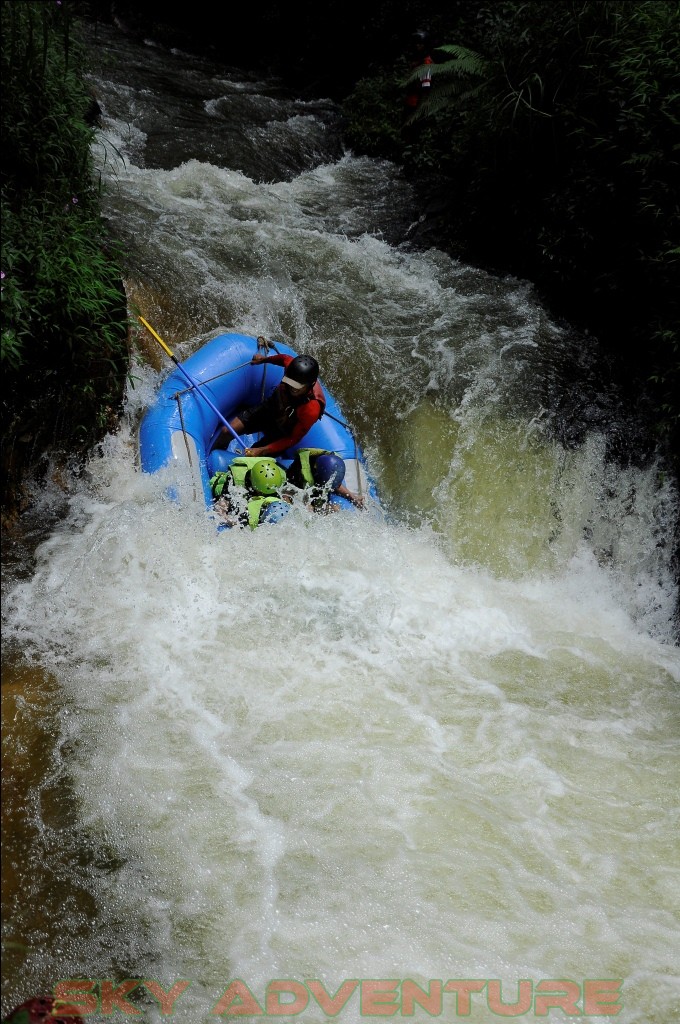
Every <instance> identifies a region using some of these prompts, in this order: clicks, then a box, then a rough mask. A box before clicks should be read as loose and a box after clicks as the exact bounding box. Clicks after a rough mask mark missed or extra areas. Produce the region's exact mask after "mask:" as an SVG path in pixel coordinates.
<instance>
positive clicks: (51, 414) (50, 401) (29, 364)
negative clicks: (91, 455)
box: [1, 0, 128, 517]
mask: <svg viewBox="0 0 680 1024" xmlns="http://www.w3.org/2000/svg"><path fill="white" fill-rule="evenodd" d="M1 12H2V82H3V93H2V140H3V154H2V200H1V201H2V348H1V356H2V371H3V377H4V389H3V398H2V433H3V449H2V468H3V500H2V507H3V517H4V516H11V515H13V514H15V513H16V512H17V511H20V510H21V507H22V480H23V477H24V474H25V472H26V471H27V469H28V468H29V467H30V468H31V469H32V470H35V469H36V468H39V467H40V464H41V461H42V460H43V456H44V454H45V453H46V452H48V451H49V452H50V453H52V454H54V453H55V452H61V453H62V455H63V458H64V459H72V458H73V457H74V456H75V457H77V456H78V453H85V452H86V451H87V450H88V449H89V448H90V447H91V445H92V444H93V443H94V442H96V441H97V440H98V439H99V438H100V437H101V436H102V434H103V433H104V432H105V430H106V429H107V428H109V427H110V426H111V425H112V424H113V422H114V420H115V416H116V414H117V412H119V410H120V402H121V399H122V395H123V385H124V382H125V376H126V373H127V365H128V351H127V332H126V324H125V320H126V307H125V296H124V293H123V290H122V285H121V282H120V272H119V270H118V267H117V263H116V259H115V247H114V244H113V242H112V240H111V239H110V238H109V237H108V234H107V231H106V225H105V224H104V222H103V221H102V217H101V211H100V202H101V197H100V194H99V190H98V186H97V182H96V181H95V179H94V177H93V171H92V161H91V155H90V153H91V149H90V147H91V144H92V141H93V137H94V127H93V116H94V111H93V109H92V108H93V103H92V99H91V97H90V95H89V93H88V91H87V89H86V87H85V84H84V80H83V68H84V62H85V55H84V51H83V50H82V49H81V48H80V47H79V46H78V44H77V42H76V39H75V33H74V27H73V24H72V22H71V17H70V13H69V11H68V9H67V8H66V5H63V4H58V3H42V2H37V3H34V2H31V0H27V2H22V3H16V2H7V0H4V2H3V3H2V5H1Z"/></svg>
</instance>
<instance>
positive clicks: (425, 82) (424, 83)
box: [420, 57, 434, 89]
mask: <svg viewBox="0 0 680 1024" xmlns="http://www.w3.org/2000/svg"><path fill="white" fill-rule="evenodd" d="M423 64H425V65H429V64H434V61H433V60H432V57H426V58H425V60H424V61H423ZM431 85H432V72H431V71H430V68H429V67H425V70H424V71H422V72H421V74H420V88H421V89H429V88H430V86H431Z"/></svg>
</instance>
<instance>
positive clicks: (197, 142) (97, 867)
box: [3, 30, 680, 1024]
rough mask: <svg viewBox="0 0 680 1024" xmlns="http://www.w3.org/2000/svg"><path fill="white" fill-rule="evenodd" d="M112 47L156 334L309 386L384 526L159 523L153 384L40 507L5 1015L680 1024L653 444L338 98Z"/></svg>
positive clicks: (138, 299)
mask: <svg viewBox="0 0 680 1024" xmlns="http://www.w3.org/2000/svg"><path fill="white" fill-rule="evenodd" d="M92 45H94V44H92ZM97 45H99V46H102V47H103V48H104V52H105V53H107V54H108V55H109V57H110V58H111V61H112V63H111V66H110V67H106V66H105V65H104V63H103V62H100V63H101V66H102V67H103V68H105V69H104V70H102V71H101V72H98V74H97V75H96V76H94V77H93V79H92V81H93V87H94V88H95V90H96V93H97V97H98V101H99V103H100V106H101V108H102V115H103V126H102V132H101V138H100V142H99V145H98V147H97V150H96V154H97V158H98V161H99V167H100V169H101V172H102V174H103V176H104V177H105V179H106V182H107V190H108V197H107V200H106V202H107V211H106V212H107V216H108V217H109V219H110V222H111V224H112V228H113V229H114V230H115V232H116V233H117V235H118V236H119V237H120V238H121V239H123V240H124V241H125V243H126V249H127V253H128V259H129V265H128V266H127V268H126V273H127V279H126V283H127V286H128V292H129V297H130V301H131V303H132V304H133V305H134V306H135V308H137V309H139V310H140V311H141V312H142V313H143V314H144V315H145V316H146V317H148V318H149V320H150V322H152V323H153V324H154V325H155V327H157V329H158V330H159V332H160V334H161V335H162V336H163V337H166V338H167V339H168V340H169V341H170V342H171V344H172V346H173V349H174V350H175V352H176V353H177V356H178V358H180V359H182V358H185V357H186V356H187V355H189V354H190V353H191V352H192V351H195V349H196V348H198V347H199V346H200V345H201V344H202V343H203V342H204V341H206V340H207V339H209V338H211V337H213V336H215V335H217V334H219V333H222V332H224V331H231V330H236V331H239V332H243V333H246V334H249V335H255V336H256V335H260V334H261V335H265V336H266V337H269V338H274V339H276V338H279V339H281V340H284V341H286V342H287V343H289V344H291V345H294V346H295V347H296V348H297V349H298V350H299V351H309V352H311V353H312V354H314V355H315V356H316V358H317V359H318V360H319V362H320V364H321V368H322V376H323V377H324V379H326V380H327V382H328V384H329V387H330V388H331V389H332V391H333V393H334V394H335V395H336V396H337V398H338V400H339V402H340V404H341V406H342V409H343V414H344V415H345V417H346V420H347V422H348V424H350V426H351V427H352V429H353V430H354V431H355V432H356V434H357V437H358V438H359V440H360V442H361V445H362V448H363V449H364V451H365V453H366V455H367V458H368V461H369V464H370V468H371V471H372V474H373V476H374V477H375V479H376V482H377V486H378V491H379V493H380V495H381V506H382V507H381V508H380V509H373V510H371V512H370V513H367V514H362V513H356V514H352V513H342V514H340V513H339V514H336V515H330V516H315V515H313V514H308V513H306V512H305V511H304V510H303V509H296V510H295V512H294V513H293V514H291V515H289V516H287V517H286V519H285V520H283V521H282V522H281V523H280V524H278V525H276V526H274V527H261V528H260V529H258V530H256V531H254V532H251V531H245V530H244V531H239V530H231V531H227V532H225V533H220V534H217V533H216V531H215V528H214V523H213V522H211V520H210V519H209V518H208V516H207V515H206V512H205V509H204V507H203V504H202V502H199V503H193V504H192V503H187V504H176V503H173V502H172V501H170V500H168V498H167V496H166V484H167V480H165V479H164V475H163V474H159V475H158V476H147V475H144V474H142V473H141V472H140V471H139V467H138V459H137V451H136V429H137V426H138V423H139V419H140V417H141V415H142V413H143V411H144V409H145V407H146V405H147V403H148V402H149V401H150V399H151V397H152V395H153V394H154V391H155V389H156V387H157V386H158V384H159V382H160V380H161V379H162V378H163V377H164V376H165V374H167V372H168V371H169V369H170V367H169V366H168V365H167V362H166V363H165V364H163V363H160V362H159V361H158V357H159V352H154V353H153V354H143V353H142V355H143V356H144V357H143V359H142V360H141V361H140V362H137V361H133V364H132V366H131V378H132V380H131V383H130V386H129V388H128V394H127V401H126V407H125V410H124V412H123V415H122V416H121V421H120V426H119V429H118V430H117V431H116V432H115V433H114V434H112V435H110V436H109V437H107V438H106V439H105V441H104V442H103V444H102V445H101V446H99V447H98V448H97V449H96V450H95V451H93V452H92V455H91V458H90V460H89V464H88V466H87V467H86V471H85V472H79V473H74V474H73V476H72V478H71V479H69V480H66V481H64V480H62V479H57V478H56V477H55V478H54V479H49V480H48V481H47V482H46V483H43V484H42V485H41V486H40V487H38V486H37V485H36V492H35V500H36V508H35V512H34V513H33V514H34V516H35V521H36V523H37V524H40V523H41V522H42V523H44V524H45V527H44V529H43V532H42V536H41V539H40V542H39V543H38V545H37V549H36V551H35V558H34V561H32V562H31V564H30V568H24V569H23V570H21V571H19V570H17V571H16V572H15V573H14V575H12V573H11V571H10V570H7V573H6V579H5V586H4V634H5V646H6V649H7V650H9V651H10V652H11V655H10V660H9V667H8V671H7V674H6V679H7V681H6V683H5V685H4V688H3V692H4V694H5V695H6V701H5V703H6V707H7V709H8V716H9V726H8V727H7V728H6V740H5V742H6V746H7V750H8V755H7V763H8V766H9V771H10V772H13V773H14V774H15V776H16V786H17V794H18V795H17V798H16V800H14V801H12V800H11V801H10V805H9V807H7V808H6V810H5V814H6V816H7V819H8V822H9V825H10V826H12V828H13V829H14V833H16V834H17V835H18V836H19V837H20V839H21V840H22V842H23V845H22V842H19V841H16V840H10V845H11V850H12V857H13V859H12V864H13V867H12V872H11V876H12V877H11V878H9V880H8V882H7V886H6V890H7V891H6V897H5V904H6V910H5V914H4V916H5V921H6V928H5V939H4V957H3V959H4V960H5V962H6V964H7V966H6V968H5V972H4V990H3V1009H8V1008H10V1007H11V1006H13V1005H16V1004H17V1003H18V1002H20V1001H21V999H22V998H26V997H28V996H29V995H32V994H34V993H35V992H37V991H44V990H52V989H53V988H54V986H55V985H57V984H58V983H62V984H66V983H68V984H66V987H65V988H64V989H61V990H60V991H61V992H62V993H64V992H67V993H69V994H70V995H71V996H72V997H73V998H74V999H76V1000H80V1005H81V1007H82V1008H84V1009H87V1010H88V1011H93V1012H92V1013H91V1015H90V1016H89V1017H88V1019H90V1020H93V1021H99V1020H110V1019H111V1016H112V1015H114V1016H115V1017H117V1018H118V1019H125V1016H126V1015H127V1014H129V1015H130V1019H134V1016H133V1014H134V1010H135V1009H143V1011H144V1019H145V1020H149V1021H154V1022H158V1021H160V1020H163V1019H167V1017H168V1016H169V1015H170V1011H171V1016H172V1019H174V1020H176V1021H178V1022H182V1024H197V1022H199V1021H208V1020H212V1019H219V1018H220V1017H222V1018H226V1017H229V1016H260V1015H263V1016H281V1015H286V1014H287V1015H290V1016H292V1015H297V1016H299V1017H300V1019H303V1020H305V1021H309V1022H314V1024H319V1022H322V1021H325V1020H330V1019H332V1018H333V1017H334V1016H336V1015H337V1019H341V1020H342V1021H343V1022H347V1024H353V1022H358V1021H360V1020H363V1019H364V1018H366V1017H370V1016H384V1015H393V1014H394V1015H395V1016H397V1017H400V1016H411V1015H412V1016H414V1017H415V1019H416V1020H417V1021H418V1022H419V1024H422V1022H424V1021H426V1020H429V1019H430V1018H431V1017H441V1019H442V1020H446V1021H448V1022H451V1021H453V1020H456V1019H458V1018H459V1017H460V1018H464V1019H467V1020H469V1021H471V1022H487V1021H492V1020H497V1019H498V1018H499V1016H501V1015H505V1016H507V1015H508V1014H507V1009H508V1007H509V1006H510V1007H512V1005H513V1004H514V1010H513V1013H514V1015H515V1017H516V1018H517V1019H519V1020H527V1021H529V1020H535V1019H542V1020H550V1021H554V1022H556V1021H561V1020H564V1019H566V1015H568V1014H567V1013H566V1011H568V1013H573V1012H575V1010H578V1012H579V1013H586V1014H588V1016H589V1017H590V1018H591V1019H594V1020H604V1019H609V1017H610V1015H611V1013H612V1010H613V1008H614V1007H618V1008H619V1009H617V1015H616V1019H617V1020H619V1021H624V1022H626V1024H643V1022H644V1024H668V1022H669V1020H671V1019H672V1017H673V1014H674V1012H675V1010H676V1009H677V1006H678V1004H679V1000H680V986H679V984H678V977H680V962H679V961H680V956H679V955H678V950H679V949H680V942H679V941H678V940H679V938H680V925H679V915H678V909H679V905H680V900H679V892H680V865H679V863H678V860H679V858H678V846H677V824H678V821H677V814H678V801H677V793H678V791H679V790H680V762H679V759H678V712H677V707H678V684H679V683H680V659H679V657H678V648H677V646H675V643H674V632H673V628H674V626H673V623H674V614H675V610H676V598H677V593H676V588H675V584H674V579H673V574H672V567H671V564H670V560H671V556H670V551H669V543H668V539H669V538H670V537H671V535H672V530H673V527H674V521H675V520H674V517H675V516H676V515H677V495H676V494H675V493H674V491H673V488H672V486H671V484H670V483H669V482H668V481H667V480H665V479H664V478H663V476H662V475H661V474H660V473H659V467H658V466H656V465H654V464H645V465H641V466H636V465H635V464H631V463H629V464H626V465H622V464H621V463H619V462H617V461H616V460H615V459H614V458H613V457H612V447H611V432H612V429H613V428H616V429H619V430H622V429H624V428H623V426H622V424H624V423H625V413H624V412H623V411H622V410H621V409H620V408H619V407H618V406H617V397H616V395H615V394H612V392H611V390H608V385H607V384H606V382H603V381H602V380H601V379H600V378H599V376H598V373H597V371H596V369H595V367H596V365H597V362H596V360H595V358H594V356H593V358H592V359H591V358H589V357H586V356H584V346H583V341H582V339H579V338H577V337H576V336H575V334H574V332H573V331H571V330H570V329H569V328H568V327H566V326H564V325H558V324H555V323H554V322H552V321H551V319H550V317H549V316H548V315H547V313H546V312H545V310H544V309H543V308H542V307H541V305H540V303H539V301H538V300H537V298H536V297H535V295H534V293H533V290H532V288H531V285H530V284H529V283H527V282H523V281H517V280H514V279H498V278H495V277H492V276H491V275H488V274H485V273H483V272H482V271H480V270H477V269H475V268H472V267H468V266H465V265H464V264H461V263H459V262H456V261H454V260H452V259H451V258H450V257H449V256H447V255H446V254H444V253H442V252H439V251H438V250H436V249H429V250H428V251H425V252H422V251H417V250H416V249H415V248H413V247H411V246H410V244H409V241H408V239H409V237H410V234H411V226H412V225H413V224H415V223H416V222H417V219H418V216H419V213H418V210H417V207H416V204H415V200H414V198H413V196H412V195H411V193H410V189H409V188H408V186H407V184H406V183H405V182H404V181H403V180H402V178H401V176H400V174H399V171H398V169H397V168H395V167H393V166H392V165H390V164H387V163H380V162H376V161H372V160H368V159H367V158H357V157H355V156H354V155H353V154H351V153H348V152H343V151H342V149H341V148H340V149H338V146H339V143H338V137H337V133H336V130H335V128H334V125H335V120H334V118H335V115H334V112H333V110H332V106H331V105H330V104H329V103H327V102H326V103H318V104H316V105H315V104H314V103H306V104H304V105H303V104H300V102H299V101H296V100H295V99H294V98H290V97H286V96H285V94H284V93H283V91H282V90H281V89H280V87H279V86H277V85H275V84H273V83H267V82H256V81H252V80H250V79H248V78H247V77H245V76H243V75H242V74H241V73H239V72H236V71H228V70H225V69H218V68H213V67H209V66H207V65H206V64H205V63H203V62H197V61H193V60H192V59H190V58H187V57H185V56H183V55H181V54H174V55H170V54H163V53H161V52H160V51H155V50H152V49H149V48H146V49H145V48H136V47H135V46H134V45H133V44H131V43H130V42H129V41H127V40H124V39H122V38H121V37H118V36H117V35H116V34H115V33H114V32H113V30H112V32H111V35H110V36H108V37H107V36H106V35H103V36H102V38H101V39H100V42H99V43H98V44H97ZM161 72H164V73H165V74H166V75H167V76H168V77H169V78H170V79H172V80H173V81H174V82H175V84H176V83H177V82H180V81H182V80H183V79H184V78H185V77H186V80H187V81H189V80H190V81H191V83H192V90H191V96H192V97H193V99H192V107H191V111H190V112H189V113H187V111H185V110H183V108H182V103H183V102H184V101H182V100H180V99H177V97H176V96H174V95H170V94H168V93H165V92H164V91H163V88H164V77H163V74H162V73H161ZM177 91H178V90H177V89H176V88H175V92H177ZM199 94H200V95H201V96H202V102H200V103H199V102H198V101H197V100H196V97H197V96H198V95H199ZM174 103H176V104H177V106H176V107H173V104H174ZM189 114H190V116H189ZM162 118H165V119H167V122H168V123H169V124H171V125H176V126H177V130H176V132H175V134H174V136H173V135H172V133H167V132H165V131H162V130H161V128H162V125H163V123H164V122H162V120H161V119H162ZM153 126H155V128H154V127H153ZM159 126H160V127H159ZM154 132H155V133H156V134H154ZM194 133H195V134H194ZM461 201H464V197H461ZM136 344H138V345H139V346H140V352H141V345H142V338H141V332H140V336H139V337H138V338H137V339H136ZM29 840H30V841H29ZM75 980H79V985H76V986H75V987H74V986H73V984H71V983H72V982H74V981H75ZM126 981H128V982H130V984H128V985H126V984H125V982H126ZM133 982H134V983H135V985H133V984H132V983H133ZM141 982H144V984H141ZM184 982H186V983H187V984H180V983H184ZM137 983H139V984H137ZM354 983H356V984H354ZM135 986H136V987H135ZM174 986H176V987H174ZM466 986H467V987H466ZM168 993H171V994H170V995H168ZM296 1000H297V1001H296ZM130 1007H132V1008H131V1009H130ZM466 1009H468V1010H469V1013H466Z"/></svg>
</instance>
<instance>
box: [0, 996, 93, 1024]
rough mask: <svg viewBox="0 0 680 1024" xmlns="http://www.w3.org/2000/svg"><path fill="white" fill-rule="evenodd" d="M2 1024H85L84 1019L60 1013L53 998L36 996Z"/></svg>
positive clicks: (3, 1020)
mask: <svg viewBox="0 0 680 1024" xmlns="http://www.w3.org/2000/svg"><path fill="white" fill-rule="evenodd" d="M2 1024H83V1018H82V1017H81V1016H80V1014H78V1016H74V1015H73V1014H69V1015H68V1016H65V1015H64V1014H63V1013H59V1010H58V1009H55V1006H54V999H53V998H52V996H34V997H33V999H27V1000H26V1002H24V1003H22V1004H21V1006H17V1007H16V1009H14V1010H12V1011H11V1013H9V1014H8V1015H7V1016H6V1017H3V1018H2Z"/></svg>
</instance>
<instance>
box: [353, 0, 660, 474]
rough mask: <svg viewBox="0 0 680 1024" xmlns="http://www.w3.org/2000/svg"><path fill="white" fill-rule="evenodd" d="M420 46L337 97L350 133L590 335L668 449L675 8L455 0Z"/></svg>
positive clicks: (479, 248)
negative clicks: (394, 163) (463, 0)
mask: <svg viewBox="0 0 680 1024" xmlns="http://www.w3.org/2000/svg"><path fill="white" fill-rule="evenodd" d="M415 44H416V45H415V46H414V51H413V56H411V59H410V61H409V59H408V57H406V56H405V58H404V59H403V60H402V61H401V63H400V64H399V66H398V67H395V68H393V69H386V68H383V69H380V70H379V71H378V72H377V73H376V74H372V75H370V76H367V77H364V78H363V79H362V80H361V81H359V82H358V83H357V85H356V87H355V89H354V90H353V91H352V93H351V94H350V95H349V96H348V97H347V98H346V100H345V103H344V110H345V115H346V130H345V134H346V138H347V140H348V143H349V144H350V145H351V146H353V147H355V148H356V149H358V150H360V151H361V152H367V153H370V154H372V155H375V156H389V157H391V158H392V159H396V160H399V161H400V162H401V163H403V164H404V166H405V168H406V171H407V173H408V175H409V177H410V178H411V180H412V181H413V182H414V183H415V184H416V185H417V186H418V187H419V188H420V189H421V191H422V192H423V195H424V196H425V198H426V200H427V201H428V202H429V205H430V210H431V218H430V220H431V226H432V222H434V227H435V233H436V235H437V236H438V237H439V238H440V239H441V240H442V241H443V242H444V244H445V245H446V246H447V247H448V248H449V250H450V251H452V252H453V253H456V254H458V255H460V256H461V257H464V258H466V259H469V260H470V261H471V262H473V263H476V264H477V265H480V266H484V267H486V268H487V269H492V270H497V271H500V272H504V273H510V274H513V275H516V276H520V277H526V278H528V279H530V280H532V281H533V282H534V283H535V284H536V285H537V287H538V288H539V290H540V291H541V292H542V293H543V295H544V296H545V297H546V299H547V301H548V302H549V304H550V305H551V306H552V308H553V310H554V311H555V312H556V314H557V315H558V316H563V317H564V318H565V319H568V320H569V321H570V322H572V323H574V324H576V325H577V326H580V327H581V328H582V329H584V331H588V332H590V334H591V335H596V336H597V338H598V339H599V341H600V342H601V343H602V347H603V351H604V352H605V353H606V355H607V357H608V358H609V359H610V360H611V363H612V366H613V369H614V372H615V374H616V375H617V376H618V378H619V380H620V381H622V382H623V384H624V387H626V389H627V391H628V393H629V396H632V397H637V398H638V400H643V401H644V402H645V403H646V405H647V408H648V412H649V413H650V415H651V418H652V420H653V421H654V424H655V428H656V431H657V434H658V436H659V438H660V440H661V442H662V444H663V446H664V447H665V449H666V451H667V452H668V454H669V457H670V458H671V459H673V458H674V454H675V455H677V452H680V411H679V410H680V404H679V399H678V395H680V374H679V373H678V369H679V364H680V354H679V353H678V329H679V327H680V316H679V301H678V300H679V297H680V274H679V273H678V271H679V269H680V230H679V228H680V211H679V208H678V201H679V199H678V181H680V131H679V129H680V125H679V120H680V117H679V114H680V105H679V103H678V100H679V91H678V84H677V69H678V67H679V66H680V7H679V5H678V4H676V3H664V2H661V3H660V2H646V3H626V2H612V3H610V2H601V3H582V4H578V5H574V4H571V3H553V4H547V3H541V2H530V3H522V4H519V3H487V4H484V3H481V4H475V5H453V8H452V11H451V13H450V14H448V15H447V16H446V17H444V16H442V17H440V18H433V19H431V22H430V26H429V29H428V31H427V32H421V33H420V35H419V36H416V37H415ZM426 56H429V57H431V58H432V60H433V64H432V65H431V66H427V65H425V64H424V63H423V60H424V58H425V57H426ZM414 64H415V67H414V66H413V65H414ZM426 70H427V71H428V72H429V76H430V77H429V81H430V82H431V84H428V85H427V88H426V89H423V88H422V79H423V76H424V73H425V71H426ZM409 104H410V105H409ZM675 465H676V468H677V466H678V462H677V458H676V459H675Z"/></svg>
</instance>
